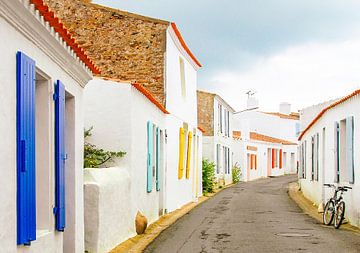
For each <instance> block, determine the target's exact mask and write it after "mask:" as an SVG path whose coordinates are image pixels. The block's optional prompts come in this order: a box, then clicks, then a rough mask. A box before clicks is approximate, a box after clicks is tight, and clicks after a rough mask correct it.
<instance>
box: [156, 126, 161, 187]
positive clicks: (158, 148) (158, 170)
mask: <svg viewBox="0 0 360 253" xmlns="http://www.w3.org/2000/svg"><path fill="white" fill-rule="evenodd" d="M160 158H161V157H160V128H158V127H157V128H156V190H157V191H160V185H161V182H160V178H161V177H160V176H161V175H160V168H161V164H160V161H161V159H160Z"/></svg>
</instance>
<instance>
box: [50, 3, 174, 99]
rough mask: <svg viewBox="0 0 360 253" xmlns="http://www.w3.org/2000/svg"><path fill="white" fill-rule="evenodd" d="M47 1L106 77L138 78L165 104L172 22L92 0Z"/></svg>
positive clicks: (125, 79) (130, 79) (124, 79)
mask: <svg viewBox="0 0 360 253" xmlns="http://www.w3.org/2000/svg"><path fill="white" fill-rule="evenodd" d="M45 2H46V3H47V4H48V5H49V7H50V8H51V9H52V10H53V11H54V12H55V13H56V14H57V16H58V17H59V18H60V19H61V20H62V22H63V23H64V24H65V26H66V27H67V28H68V30H69V31H70V32H71V33H72V34H73V36H74V38H75V39H76V41H77V42H78V43H79V44H80V45H81V46H82V47H83V48H84V49H85V50H86V52H87V54H88V56H89V57H90V58H91V59H92V60H93V61H94V63H95V64H96V65H97V66H98V67H100V69H101V71H102V73H101V76H102V77H109V78H116V79H120V80H123V81H131V82H135V81H136V82H138V83H140V84H142V85H143V86H145V88H146V89H147V90H148V91H149V92H151V93H152V94H153V96H154V97H155V98H156V99H157V100H158V102H160V103H161V104H162V105H165V89H164V82H165V79H164V69H165V58H164V55H165V50H166V47H165V46H166V29H167V27H168V26H169V22H167V21H163V20H158V19H153V18H148V17H143V16H140V15H136V14H131V13H128V12H124V11H120V10H116V9H111V8H107V7H103V6H99V5H96V4H92V3H90V1H88V0H87V1H86V0H83V1H80V0H45Z"/></svg>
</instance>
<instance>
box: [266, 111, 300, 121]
mask: <svg viewBox="0 0 360 253" xmlns="http://www.w3.org/2000/svg"><path fill="white" fill-rule="evenodd" d="M263 113H265V114H268V115H273V116H278V117H280V118H282V119H293V120H299V119H300V114H299V113H298V112H292V113H291V114H290V115H286V114H282V113H279V112H263Z"/></svg>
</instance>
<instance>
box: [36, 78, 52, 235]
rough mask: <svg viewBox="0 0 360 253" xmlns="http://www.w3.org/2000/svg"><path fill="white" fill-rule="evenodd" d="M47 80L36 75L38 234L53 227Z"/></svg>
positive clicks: (49, 110) (49, 90)
mask: <svg viewBox="0 0 360 253" xmlns="http://www.w3.org/2000/svg"><path fill="white" fill-rule="evenodd" d="M50 84H51V82H50V80H49V78H48V77H46V76H45V75H44V74H42V73H40V72H39V71H37V72H36V86H35V100H36V102H35V103H36V105H35V108H36V109H35V118H36V120H35V136H36V138H35V153H36V162H35V163H36V230H37V233H38V234H41V233H42V232H43V231H44V232H45V231H48V230H50V228H51V225H50V224H51V222H50V221H51V215H52V210H51V209H52V208H51V206H52V198H51V194H49V193H52V192H53V190H52V189H53V188H52V180H51V177H52V170H53V165H52V157H53V153H52V148H51V146H52V142H51V138H49V136H52V133H53V126H52V116H51V114H52V108H51V104H52V103H51V100H52V96H51V94H52V93H53V89H52V85H50Z"/></svg>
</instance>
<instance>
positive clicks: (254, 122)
mask: <svg viewBox="0 0 360 253" xmlns="http://www.w3.org/2000/svg"><path fill="white" fill-rule="evenodd" d="M234 119H236V120H237V127H236V129H246V130H247V131H249V132H257V133H261V134H264V135H268V136H271V137H275V138H279V139H283V140H288V141H292V142H295V143H297V138H298V136H297V135H296V124H300V122H299V120H292V119H283V118H280V117H278V116H273V115H269V114H266V113H262V112H258V111H245V112H242V113H237V114H234Z"/></svg>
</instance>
